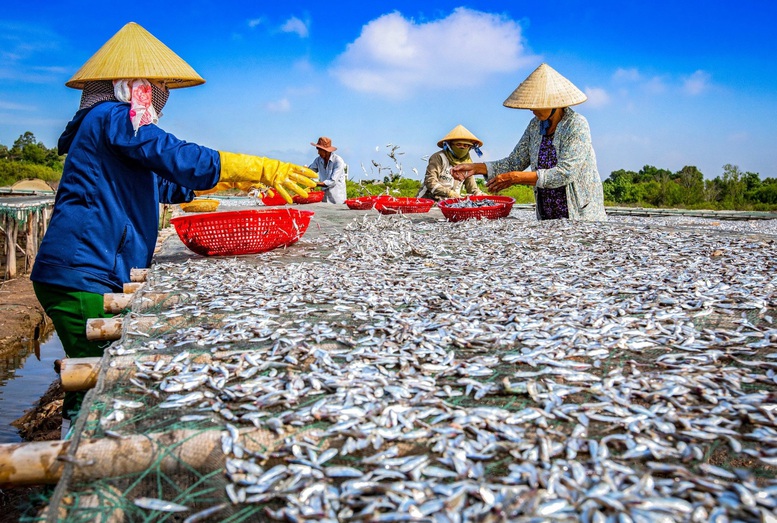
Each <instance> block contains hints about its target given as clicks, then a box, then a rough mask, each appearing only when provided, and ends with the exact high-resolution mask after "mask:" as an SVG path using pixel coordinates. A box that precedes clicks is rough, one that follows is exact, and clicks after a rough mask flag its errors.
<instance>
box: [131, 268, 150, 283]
mask: <svg viewBox="0 0 777 523" xmlns="http://www.w3.org/2000/svg"><path fill="white" fill-rule="evenodd" d="M146 278H148V269H130V281H134V282H144V281H146Z"/></svg>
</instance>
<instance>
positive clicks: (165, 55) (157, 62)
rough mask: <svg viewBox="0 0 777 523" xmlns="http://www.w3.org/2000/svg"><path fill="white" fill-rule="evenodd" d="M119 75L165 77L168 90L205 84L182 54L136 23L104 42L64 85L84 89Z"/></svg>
mask: <svg viewBox="0 0 777 523" xmlns="http://www.w3.org/2000/svg"><path fill="white" fill-rule="evenodd" d="M121 78H145V79H147V80H164V81H165V82H166V84H167V87H168V88H170V89H178V88H180V87H191V86H193V85H200V84H204V83H205V80H203V79H202V77H201V76H200V75H198V74H197V72H196V71H195V70H194V69H192V67H191V66H190V65H189V64H187V63H186V62H184V61H183V60H182V59H181V57H179V56H178V55H177V54H175V53H174V52H172V51H171V50H170V48H169V47H167V46H166V45H165V44H163V43H162V42H160V41H159V40H157V39H156V38H155V37H154V35H152V34H151V33H149V32H148V31H146V30H145V29H143V28H142V27H141V26H139V25H138V24H136V23H135V22H130V23H128V24H127V25H125V26H124V27H122V28H121V29H120V30H119V32H118V33H116V34H115V35H113V36H112V37H111V39H110V40H108V41H107V42H105V44H103V46H102V47H101V48H100V49H99V50H98V51H97V52H96V53H94V55H92V57H91V58H90V59H89V60H87V62H86V63H85V64H84V65H82V66H81V69H79V70H78V72H76V74H74V75H73V77H72V78H71V79H70V80H68V82H67V83H66V84H65V85H66V86H68V87H72V88H74V89H83V88H84V84H85V83H86V82H91V81H95V80H118V79H121Z"/></svg>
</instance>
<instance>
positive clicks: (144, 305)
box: [103, 292, 190, 314]
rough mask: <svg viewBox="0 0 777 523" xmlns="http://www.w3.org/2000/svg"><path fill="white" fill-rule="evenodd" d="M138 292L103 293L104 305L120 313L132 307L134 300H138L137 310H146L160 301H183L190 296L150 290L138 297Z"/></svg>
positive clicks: (115, 312)
mask: <svg viewBox="0 0 777 523" xmlns="http://www.w3.org/2000/svg"><path fill="white" fill-rule="evenodd" d="M137 294H138V293H137V292H135V293H132V294H127V293H123V292H107V293H105V294H103V307H104V309H105V312H108V313H110V314H120V313H121V312H123V311H126V310H127V309H129V308H130V306H131V305H132V303H133V301H135V302H136V305H137V307H136V309H135V310H140V311H142V310H146V309H150V308H152V307H155V306H156V305H159V304H160V303H163V302H167V303H168V304H169V305H175V304H177V303H181V302H182V301H184V300H185V299H188V298H189V297H190V295H189V294H170V293H166V292H149V293H145V294H141V295H140V297H136V295H137Z"/></svg>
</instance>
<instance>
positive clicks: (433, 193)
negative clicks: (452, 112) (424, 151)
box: [416, 125, 483, 201]
mask: <svg viewBox="0 0 777 523" xmlns="http://www.w3.org/2000/svg"><path fill="white" fill-rule="evenodd" d="M482 146H483V142H481V141H480V140H478V139H477V137H476V136H475V135H474V134H472V133H471V132H469V130H467V128H466V127H464V126H463V125H457V126H456V127H454V128H453V129H452V130H451V132H449V133H448V134H447V135H446V136H445V138H443V139H442V140H440V141H439V142H437V147H440V148H441V149H442V150H440V151H437V152H436V153H434V154H433V155H431V156H430V157H429V163H428V165H427V166H426V175H425V176H424V183H423V184H422V185H421V188H420V189H419V191H418V194H417V195H416V197H417V198H429V199H432V200H435V201H440V200H444V199H446V198H461V186H462V182H461V181H460V180H457V179H455V178H454V177H453V176H451V168H452V167H454V166H456V165H462V164H471V163H472V158H471V156H470V151H471V150H473V149H474V150H475V152H476V153H477V155H478V156H480V155H481V154H482V153H481V152H480V148H481V147H482ZM463 185H464V188H465V189H466V190H467V193H468V194H472V195H476V196H479V195H482V194H483V191H481V190H480V188H479V187H478V184H477V182H476V181H475V178H474V177H471V178H466V179H465V180H464V183H463Z"/></svg>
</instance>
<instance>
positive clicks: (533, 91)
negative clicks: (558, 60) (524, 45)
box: [504, 64, 588, 109]
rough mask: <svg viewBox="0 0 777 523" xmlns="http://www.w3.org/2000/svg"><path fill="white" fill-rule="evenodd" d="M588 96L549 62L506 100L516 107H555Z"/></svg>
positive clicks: (581, 100) (540, 67)
mask: <svg viewBox="0 0 777 523" xmlns="http://www.w3.org/2000/svg"><path fill="white" fill-rule="evenodd" d="M587 99H588V97H587V96H586V95H585V94H584V93H583V92H582V91H581V90H580V89H578V88H577V87H575V85H574V84H573V83H572V82H570V81H569V80H567V79H566V78H564V77H563V76H561V75H560V74H559V73H558V72H557V71H556V70H555V69H553V68H552V67H551V66H549V65H548V64H541V65H540V66H539V67H538V68H537V69H535V70H534V72H533V73H532V74H530V75H529V76H528V78H526V80H524V81H523V82H521V85H519V86H518V87H517V88H516V89H515V91H513V94H511V95H510V96H509V97H508V98H507V100H505V101H504V106H505V107H513V108H515V109H555V108H558V107H569V106H570V105H577V104H581V103H583V102H585V101H586V100H587Z"/></svg>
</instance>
